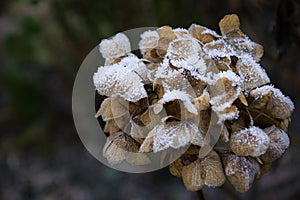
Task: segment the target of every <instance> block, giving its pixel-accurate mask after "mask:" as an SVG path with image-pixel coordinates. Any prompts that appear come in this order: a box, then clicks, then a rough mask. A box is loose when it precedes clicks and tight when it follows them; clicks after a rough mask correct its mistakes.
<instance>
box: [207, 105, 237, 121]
mask: <svg viewBox="0 0 300 200" xmlns="http://www.w3.org/2000/svg"><path fill="white" fill-rule="evenodd" d="M212 109H213V111H215V112H216V113H217V116H218V122H217V123H218V124H223V123H224V122H225V121H226V120H233V119H237V118H238V117H239V110H238V108H237V107H236V106H235V105H232V106H230V107H227V108H225V109H224V110H221V111H220V110H215V107H212Z"/></svg>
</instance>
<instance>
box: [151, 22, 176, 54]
mask: <svg viewBox="0 0 300 200" xmlns="http://www.w3.org/2000/svg"><path fill="white" fill-rule="evenodd" d="M156 31H157V33H158V35H159V40H158V47H157V51H156V52H157V54H158V55H159V56H160V57H164V56H165V55H166V53H167V49H168V47H169V43H170V42H171V41H172V40H174V39H175V38H176V35H175V34H174V32H173V30H172V28H171V27H170V26H163V27H160V28H159V29H157V30H156Z"/></svg>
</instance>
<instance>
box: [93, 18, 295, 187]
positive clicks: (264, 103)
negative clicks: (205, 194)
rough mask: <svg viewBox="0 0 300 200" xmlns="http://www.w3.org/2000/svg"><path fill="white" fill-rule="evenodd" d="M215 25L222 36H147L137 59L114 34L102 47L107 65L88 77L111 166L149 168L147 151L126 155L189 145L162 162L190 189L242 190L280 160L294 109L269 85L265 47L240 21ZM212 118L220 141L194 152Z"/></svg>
mask: <svg viewBox="0 0 300 200" xmlns="http://www.w3.org/2000/svg"><path fill="white" fill-rule="evenodd" d="M219 27H220V30H221V35H219V34H217V33H216V32H215V31H213V30H210V29H208V28H206V27H203V26H200V25H196V24H192V25H191V26H190V27H189V29H188V30H186V29H182V28H176V29H172V28H171V27H169V26H163V27H160V28H158V29H156V30H153V31H146V32H144V33H143V34H142V35H141V40H140V42H139V48H140V51H141V54H142V58H139V57H137V56H136V55H134V54H133V53H131V48H130V42H129V40H128V38H127V37H126V36H125V35H124V34H122V33H119V34H117V35H115V36H114V37H112V38H111V39H106V40H102V41H101V43H100V45H99V50H100V53H101V54H102V56H103V57H104V58H105V65H104V66H101V67H99V68H98V71H97V73H95V74H94V77H93V78H94V84H95V87H96V90H97V91H98V93H99V94H100V95H103V96H107V98H106V99H105V100H104V101H103V102H102V104H101V107H100V109H99V111H98V112H97V114H96V117H98V116H100V115H101V116H102V119H103V120H104V121H105V122H106V124H105V127H104V132H106V133H107V134H108V138H107V142H106V144H105V146H104V149H103V155H104V156H105V157H106V158H107V160H108V162H109V163H110V164H118V163H120V162H123V161H126V162H129V163H131V164H134V165H144V164H149V163H150V162H151V160H150V159H149V158H148V157H147V155H146V154H132V153H138V152H154V153H156V152H161V151H163V150H168V149H180V148H183V147H187V146H189V148H188V149H187V151H186V152H185V153H184V154H183V155H182V156H180V157H179V158H178V159H177V160H176V161H175V162H173V163H172V164H171V165H170V166H169V169H170V172H171V173H172V174H173V175H175V176H178V177H181V178H182V180H183V182H184V185H185V186H186V188H187V189H188V190H192V191H196V190H199V189H202V188H203V187H204V186H205V185H206V186H211V187H217V186H221V185H223V184H224V182H225V180H226V177H227V179H228V180H229V181H230V182H231V183H232V185H233V186H234V187H235V188H236V189H237V190H238V191H240V192H245V191H247V190H248V189H249V188H250V187H251V184H252V183H253V181H254V179H255V178H259V177H260V175H261V174H263V173H266V172H267V171H269V170H270V168H271V164H272V162H273V161H275V160H276V159H278V158H279V157H281V156H282V155H283V153H284V151H285V150H286V149H287V148H288V146H289V137H288V135H287V133H286V132H287V129H288V124H289V122H290V117H291V114H292V111H293V109H294V105H293V103H292V101H291V100H290V99H289V98H288V97H286V96H284V95H283V94H282V93H281V91H280V90H279V89H276V88H274V86H272V85H271V84H270V79H269V77H268V75H267V74H266V72H265V70H264V69H263V68H262V67H261V65H260V64H259V61H260V59H261V57H262V56H263V47H262V46H261V45H259V44H257V43H255V42H253V41H251V40H250V39H249V38H248V37H247V36H246V35H245V34H244V33H242V31H241V30H240V22H239V19H238V17H237V16H236V15H227V16H225V17H224V18H223V19H222V20H221V21H220V22H219ZM212 113H215V114H216V116H217V123H218V124H219V125H221V126H222V130H221V133H220V134H221V137H220V138H221V141H223V143H224V144H225V145H224V146H223V147H222V148H218V147H217V146H216V147H214V148H213V149H212V150H211V151H210V152H209V153H208V154H207V155H206V156H205V157H203V156H199V155H198V154H199V150H200V149H201V147H203V146H204V145H205V141H204V138H205V136H206V133H207V130H208V128H209V123H210V119H211V115H212ZM132 155H134V156H132ZM137 155H139V156H137Z"/></svg>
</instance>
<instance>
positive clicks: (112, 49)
mask: <svg viewBox="0 0 300 200" xmlns="http://www.w3.org/2000/svg"><path fill="white" fill-rule="evenodd" d="M99 51H100V53H101V54H102V56H103V58H105V59H115V58H119V57H121V56H125V55H126V54H128V53H129V52H130V51H131V48H130V42H129V39H128V38H127V36H126V35H125V34H123V33H118V34H116V35H115V36H113V37H112V38H111V39H104V40H102V41H101V43H100V44H99Z"/></svg>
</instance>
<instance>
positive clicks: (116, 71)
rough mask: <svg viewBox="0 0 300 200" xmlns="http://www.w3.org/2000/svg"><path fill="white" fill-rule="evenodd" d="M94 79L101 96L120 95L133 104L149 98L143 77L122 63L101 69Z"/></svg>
mask: <svg viewBox="0 0 300 200" xmlns="http://www.w3.org/2000/svg"><path fill="white" fill-rule="evenodd" d="M93 79H94V84H95V86H96V89H97V91H98V92H99V94H101V95H105V96H111V95H120V96H121V97H123V98H124V99H126V100H128V101H132V102H136V101H138V100H140V99H142V98H145V97H147V93H146V90H145V89H144V84H143V83H142V81H143V80H142V79H141V77H140V76H139V75H138V74H136V73H135V72H134V71H132V70H130V69H129V68H126V67H124V66H123V65H122V63H118V64H115V65H111V66H105V67H99V68H98V71H97V72H96V73H95V74H94V77H93Z"/></svg>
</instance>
